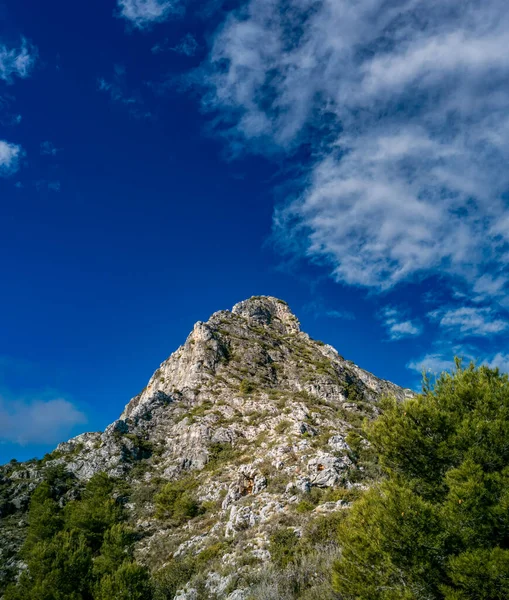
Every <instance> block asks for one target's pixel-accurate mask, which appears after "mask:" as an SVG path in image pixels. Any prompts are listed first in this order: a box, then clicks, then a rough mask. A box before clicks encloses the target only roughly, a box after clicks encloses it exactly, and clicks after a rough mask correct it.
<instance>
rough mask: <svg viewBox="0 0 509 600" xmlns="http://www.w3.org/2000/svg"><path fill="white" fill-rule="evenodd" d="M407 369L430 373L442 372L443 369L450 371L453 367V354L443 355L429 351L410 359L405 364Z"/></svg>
mask: <svg viewBox="0 0 509 600" xmlns="http://www.w3.org/2000/svg"><path fill="white" fill-rule="evenodd" d="M407 368H408V369H412V370H413V371H418V372H419V373H422V372H423V371H425V372H430V373H437V374H439V373H442V372H443V371H451V370H452V369H454V360H453V356H452V355H451V356H450V357H448V356H445V355H443V354H442V353H433V352H432V353H430V354H425V355H424V356H423V357H422V358H420V359H416V360H412V361H410V362H409V363H408V364H407Z"/></svg>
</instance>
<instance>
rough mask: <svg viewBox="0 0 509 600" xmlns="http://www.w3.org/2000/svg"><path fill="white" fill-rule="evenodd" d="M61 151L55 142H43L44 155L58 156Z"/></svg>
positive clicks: (42, 150) (42, 151) (42, 152)
mask: <svg viewBox="0 0 509 600" xmlns="http://www.w3.org/2000/svg"><path fill="white" fill-rule="evenodd" d="M59 152H60V149H59V148H57V147H56V146H55V145H54V144H53V142H49V141H46V142H42V143H41V154H42V155H43V156H56V155H57V154H58V153H59Z"/></svg>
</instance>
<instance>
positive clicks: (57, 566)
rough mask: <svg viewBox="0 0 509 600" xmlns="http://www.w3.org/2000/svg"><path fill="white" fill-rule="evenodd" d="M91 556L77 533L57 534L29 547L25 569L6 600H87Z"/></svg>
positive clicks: (88, 597)
mask: <svg viewBox="0 0 509 600" xmlns="http://www.w3.org/2000/svg"><path fill="white" fill-rule="evenodd" d="M91 568H92V552H91V550H90V548H89V547H88V546H87V543H86V539H85V536H84V535H83V534H81V533H80V532H77V531H74V532H67V531H60V532H58V533H57V534H56V535H55V536H53V538H51V539H50V540H45V541H41V542H39V543H37V544H35V545H33V546H32V548H31V550H30V554H29V558H28V568H27V569H26V570H25V571H23V573H22V575H21V577H20V580H19V582H18V584H17V585H15V586H11V587H10V588H8V589H7V591H6V593H5V600H89V599H91V598H92V596H91V593H90V577H89V574H90V571H91Z"/></svg>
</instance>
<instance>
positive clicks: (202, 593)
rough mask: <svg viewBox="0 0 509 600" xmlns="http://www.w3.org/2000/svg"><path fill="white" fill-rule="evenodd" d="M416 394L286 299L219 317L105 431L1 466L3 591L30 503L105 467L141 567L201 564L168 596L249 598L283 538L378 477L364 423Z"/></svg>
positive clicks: (197, 330)
mask: <svg viewBox="0 0 509 600" xmlns="http://www.w3.org/2000/svg"><path fill="white" fill-rule="evenodd" d="M409 394H411V392H410V391H408V390H403V389H401V388H399V387H398V386H396V385H394V384H392V383H390V382H387V381H383V380H380V379H378V378H376V377H375V376H374V375H372V374H370V373H368V372H366V371H364V370H362V369H361V368H359V367H358V366H356V365H354V364H353V363H352V362H350V361H347V360H345V359H344V358H343V357H341V356H340V355H339V354H338V353H337V351H336V350H335V349H334V348H332V347H331V346H328V345H325V344H323V343H321V342H318V341H315V340H312V339H311V338H310V337H309V336H308V335H307V334H305V333H303V332H302V331H300V326H299V322H298V320H297V318H296V317H295V315H293V313H292V312H291V311H290V309H289V308H288V306H287V304H286V303H285V302H283V301H281V300H278V299H276V298H271V297H265V296H260V297H253V298H251V299H249V300H246V301H244V302H240V303H239V304H237V305H235V306H234V307H233V309H232V311H220V312H217V313H215V314H213V315H212V316H211V318H210V319H209V320H208V321H207V322H205V323H203V322H198V323H196V325H195V326H194V329H193V331H192V332H191V333H190V335H189V337H188V338H187V340H186V342H185V343H184V345H183V346H181V347H180V348H179V349H178V350H177V351H176V352H174V353H173V354H172V355H171V356H170V357H169V358H168V359H167V360H165V361H164V362H163V363H162V364H161V365H160V367H159V368H158V369H157V370H156V372H155V373H154V375H153V376H152V377H151V379H150V381H149V382H148V384H147V387H146V388H145V389H144V390H143V391H142V392H141V393H140V394H138V395H137V396H136V397H134V398H133V399H132V400H131V401H130V402H129V403H128V404H127V406H126V407H125V409H124V411H123V413H122V415H121V417H120V419H119V420H117V421H115V422H114V423H112V424H111V425H110V426H109V427H107V428H106V430H105V431H104V432H103V433H85V434H82V435H79V436H77V437H76V438H73V439H71V440H69V441H68V442H64V443H62V444H60V445H59V446H58V447H57V449H56V450H55V451H54V452H52V453H51V454H49V455H47V456H46V457H45V458H44V459H43V460H41V461H29V462H27V463H10V464H8V465H5V466H3V467H1V468H0V517H1V520H0V528H1V529H0V564H1V565H2V566H1V567H0V593H1V590H2V587H3V586H4V585H5V582H6V581H7V580H8V579H10V578H12V577H13V576H15V573H16V572H17V570H18V569H19V567H20V566H21V563H20V561H19V557H18V555H17V552H18V549H19V547H20V545H21V544H22V541H23V537H24V530H25V527H26V511H27V507H28V504H29V499H30V494H31V492H32V491H33V490H34V489H35V487H36V486H37V485H38V483H39V482H40V481H41V479H42V478H43V476H44V473H45V471H46V470H47V469H48V468H50V467H52V466H55V465H59V464H60V465H64V466H65V469H66V470H67V471H68V472H69V473H70V474H72V477H73V478H74V480H75V488H76V490H78V491H77V492H75V493H79V489H80V487H81V486H82V485H83V482H85V481H86V480H88V479H89V478H90V477H91V476H92V475H94V474H95V473H98V472H102V471H105V472H107V473H108V474H109V475H111V476H113V477H116V478H119V479H120V480H122V481H124V482H126V483H127V484H128V485H127V487H126V489H128V492H126V494H127V496H126V498H127V500H126V502H127V504H126V506H127V508H128V511H129V515H130V521H131V522H132V524H133V525H134V526H135V527H136V529H137V531H138V533H139V536H138V542H137V545H136V558H137V560H138V561H139V562H141V563H144V564H146V565H148V566H149V568H150V569H151V571H153V572H154V573H155V574H160V575H161V577H169V576H170V575H171V573H172V572H173V571H171V569H172V568H174V567H175V565H176V561H177V562H178V561H180V562H178V565H180V566H182V564H190V562H189V561H191V562H192V561H194V562H193V565H194V566H193V568H192V569H189V570H188V572H187V574H185V575H183V576H181V577H180V579H178V585H177V586H176V587H179V586H180V592H178V593H177V595H174V594H173V592H172V593H170V592H168V594H167V595H166V596H164V597H168V598H169V597H178V598H179V599H180V600H183V599H185V598H188V599H189V600H191V599H193V598H201V597H203V598H227V597H228V598H230V599H231V600H240V599H242V598H248V597H249V594H251V590H253V589H254V588H255V587H256V586H258V589H259V590H261V589H262V587H263V585H262V584H263V582H262V579H263V574H264V572H265V571H267V569H268V568H270V565H271V564H277V561H278V560H279V559H278V557H277V556H276V555H277V552H278V548H279V546H278V542H277V540H278V539H279V538H278V537H277V535H276V534H278V532H279V533H280V532H281V531H290V532H291V534H292V535H294V536H296V538H295V539H298V538H302V536H303V535H304V536H305V535H308V534H309V531H310V524H312V523H313V522H314V521H315V520H316V519H317V518H319V517H320V518H321V517H322V516H323V515H335V514H337V513H339V512H340V511H341V510H343V509H344V508H346V507H348V505H349V501H350V500H351V499H352V498H353V497H355V494H356V493H357V490H358V488H362V487H363V486H365V485H366V484H369V480H370V478H371V477H373V476H376V465H374V464H372V462H370V454H369V448H367V445H366V443H365V442H364V441H363V439H362V431H361V428H360V426H361V423H362V420H363V419H364V418H373V417H374V416H376V415H377V414H378V410H379V409H378V402H379V400H380V398H381V397H382V396H384V395H392V396H395V397H397V398H398V399H403V398H404V397H405V395H409ZM168 482H174V483H173V484H171V483H170V486H169V487H168ZM171 485H173V486H174V488H171ZM170 488H171V489H170ZM161 490H165V492H164V493H166V496H164V493H163V494H162V495H161V493H160V492H161ZM73 493H74V492H73ZM73 493H70V492H67V493H66V496H64V497H63V498H62V500H61V501H62V503H65V502H66V501H67V500H68V499H71V498H72V497H74V496H73ZM75 493H74V494H75ZM158 494H159V495H158ZM172 494H173V495H172ZM179 495H180V496H182V497H185V498H192V507H193V508H192V510H191V509H188V510H187V513H186V510H184V511H183V513H182V514H180V513H179V515H178V516H177V515H176V513H175V511H173V512H172V510H173V509H172V507H173V505H172V504H171V502H173V500H171V501H170V499H169V498H170V496H171V498H175V497H177V496H179ZM181 512H182V511H181ZM283 537H284V536H283ZM271 555H272V556H271ZM186 561H187V562H186ZM279 562H280V563H281V564H280V566H281V565H283V566H284V560H282V561H279ZM197 565H198V566H197ZM168 572H170V575H168ZM187 579H190V580H191V581H190V583H186V581H187ZM2 581H3V583H2ZM168 585H169V586H170V584H168ZM171 585H174V587H175V584H171ZM260 586H261V587H260ZM170 587H171V586H170ZM170 587H168V589H170ZM257 593H258V592H257ZM257 597H259V598H261V597H266V598H270V597H274V598H276V597H282V596H281V594H280V595H279V596H275V595H273V596H270V594H269V595H265V596H263V595H262V592H261V591H260V592H259V593H258V596H257Z"/></svg>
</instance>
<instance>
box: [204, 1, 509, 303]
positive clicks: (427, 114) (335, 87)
mask: <svg viewBox="0 0 509 600" xmlns="http://www.w3.org/2000/svg"><path fill="white" fill-rule="evenodd" d="M508 36H509V11H507V7H506V2H505V1H504V0H486V1H485V2H483V3H482V4H479V3H478V2H476V1H474V0H466V1H465V0H450V1H449V2H445V3H444V2H439V1H438V0H431V1H430V0H401V1H399V2H396V1H394V0H393V1H385V0H367V1H365V2H357V1H354V0H320V1H319V2H316V1H315V0H293V1H292V2H291V3H290V4H289V3H288V2H283V0H250V1H249V2H248V3H247V5H246V6H245V7H244V8H242V9H241V10H239V11H238V12H236V13H233V14H230V15H229V16H228V18H227V20H226V21H225V23H224V26H223V27H222V28H221V29H220V31H219V33H218V34H217V35H216V38H215V41H214V45H213V48H212V51H211V54H210V57H209V61H208V64H207V67H206V70H205V73H204V77H205V81H206V85H207V86H208V93H207V94H206V95H205V99H204V106H205V108H207V109H209V110H210V111H213V112H214V113H215V114H219V117H218V119H217V120H216V122H219V130H220V131H221V132H222V133H223V134H224V135H225V136H226V138H227V139H228V140H229V141H230V142H231V143H232V145H233V146H234V147H235V148H237V149H238V148H245V147H246V144H245V142H246V140H247V141H248V142H249V145H248V148H251V149H252V150H253V151H256V152H264V153H269V154H270V153H273V152H278V151H284V152H288V151H291V150H293V149H294V148H295V147H297V146H298V145H299V144H301V143H302V142H308V143H310V144H311V147H312V149H313V152H312V156H313V159H312V161H311V163H306V164H304V165H303V166H304V168H305V173H304V176H303V177H302V179H301V181H300V185H301V192H300V194H298V195H297V197H295V196H294V197H292V198H290V200H289V201H288V202H287V204H286V205H285V206H283V207H279V209H278V210H277V212H276V215H275V231H276V234H277V235H278V237H279V239H280V240H284V242H283V243H285V244H286V247H287V249H289V250H290V251H292V252H294V251H296V250H297V251H298V252H299V253H300V254H302V255H304V256H307V257H309V258H310V259H312V260H320V261H322V262H323V261H324V260H325V261H326V262H327V263H328V264H329V265H330V269H331V273H332V275H333V277H334V278H335V279H336V280H338V281H341V282H345V283H347V284H352V285H358V286H365V287H369V288H374V289H378V290H380V289H388V288H391V287H393V286H394V285H396V284H398V283H400V282H402V281H408V280H415V279H419V278H422V277H424V276H427V275H429V274H433V273H436V272H440V273H447V274H450V275H451V276H453V277H456V278H457V277H459V278H461V279H463V280H464V281H466V282H467V283H468V285H470V286H473V285H474V284H475V282H476V281H479V279H480V277H481V276H482V274H483V273H485V272H488V273H492V272H493V271H494V269H495V268H496V267H497V268H498V267H499V266H500V265H501V263H504V264H508V263H509V253H508V251H507V243H508V242H509V233H508V232H509V214H508V211H507V200H506V199H504V195H503V194H504V192H505V191H506V190H507V189H508V187H509V171H508V170H507V168H506V164H507V162H508V160H509V116H508V115H509V88H508V87H507V84H506V82H507V78H508V76H509V54H508V53H507V52H506V51H505V47H506V40H507V37H508ZM288 240H289V241H288ZM497 279H500V281H499V282H498V284H497V285H499V289H502V287H503V286H504V285H505V284H506V283H507V282H508V281H509V275H508V272H507V269H506V268H503V269H502V270H501V271H500V272H499V273H498V275H497ZM478 285H482V284H478ZM488 287H489V286H488ZM485 293H488V291H487V290H486V291H485Z"/></svg>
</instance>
